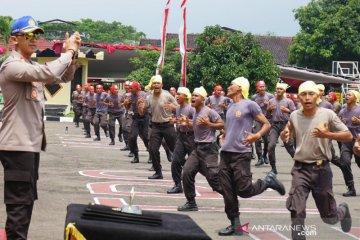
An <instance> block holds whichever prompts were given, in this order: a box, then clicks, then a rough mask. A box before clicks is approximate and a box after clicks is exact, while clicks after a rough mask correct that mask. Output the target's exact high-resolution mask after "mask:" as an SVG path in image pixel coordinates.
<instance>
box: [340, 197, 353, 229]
mask: <svg viewBox="0 0 360 240" xmlns="http://www.w3.org/2000/svg"><path fill="white" fill-rule="evenodd" d="M339 208H341V209H343V210H344V213H345V215H344V219H343V220H341V221H340V225H341V230H343V232H349V231H350V229H351V224H352V220H351V215H350V210H349V206H348V205H347V203H340V204H339Z"/></svg>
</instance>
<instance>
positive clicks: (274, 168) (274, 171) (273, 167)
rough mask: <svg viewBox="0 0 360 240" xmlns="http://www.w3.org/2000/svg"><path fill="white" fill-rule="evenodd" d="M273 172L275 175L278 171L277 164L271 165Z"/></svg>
mask: <svg viewBox="0 0 360 240" xmlns="http://www.w3.org/2000/svg"><path fill="white" fill-rule="evenodd" d="M270 172H272V173H274V174H275V175H276V174H277V173H278V172H277V170H276V166H275V165H271V171H270Z"/></svg>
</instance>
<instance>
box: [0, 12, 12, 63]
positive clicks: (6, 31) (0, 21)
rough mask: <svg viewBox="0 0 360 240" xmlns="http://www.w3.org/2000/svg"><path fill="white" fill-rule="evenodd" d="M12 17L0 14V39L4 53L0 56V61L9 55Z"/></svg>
mask: <svg viewBox="0 0 360 240" xmlns="http://www.w3.org/2000/svg"><path fill="white" fill-rule="evenodd" d="M12 22H13V19H12V17H9V16H0V41H1V42H3V43H4V45H5V50H6V52H5V54H3V55H2V56H0V62H1V61H3V60H4V59H5V58H6V57H7V56H8V55H9V39H10V34H11V25H12Z"/></svg>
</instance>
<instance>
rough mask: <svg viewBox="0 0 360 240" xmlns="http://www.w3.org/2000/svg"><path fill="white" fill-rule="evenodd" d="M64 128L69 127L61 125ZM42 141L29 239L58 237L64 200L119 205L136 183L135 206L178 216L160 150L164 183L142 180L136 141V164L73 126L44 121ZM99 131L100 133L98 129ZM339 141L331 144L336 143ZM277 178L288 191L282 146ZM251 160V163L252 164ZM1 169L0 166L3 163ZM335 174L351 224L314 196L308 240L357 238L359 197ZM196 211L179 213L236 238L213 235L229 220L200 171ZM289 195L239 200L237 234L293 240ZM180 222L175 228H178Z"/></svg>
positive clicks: (143, 160) (1, 213)
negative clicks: (345, 227) (333, 217)
mask: <svg viewBox="0 0 360 240" xmlns="http://www.w3.org/2000/svg"><path fill="white" fill-rule="evenodd" d="M66 127H68V132H67V133H66V132H65V128H66ZM46 132H47V139H48V148H47V152H45V153H42V155H41V160H40V161H41V162H40V179H39V186H38V189H39V200H38V201H37V202H36V203H35V207H34V212H33V219H32V223H31V226H30V233H29V238H30V239H31V240H49V239H51V240H58V239H63V236H64V224H65V216H66V207H67V205H68V204H70V203H81V204H87V203H100V204H107V205H111V206H122V205H123V204H126V203H128V202H129V197H128V196H129V191H130V190H131V188H132V187H133V186H134V188H135V192H136V197H135V205H139V206H140V207H141V208H142V209H144V210H152V211H163V212H172V213H178V212H177V211H176V208H177V206H179V205H182V204H184V203H185V197H184V195H183V194H176V195H168V194H166V190H167V189H168V188H170V187H172V185H173V183H172V179H171V171H170V163H169V162H168V161H167V159H166V155H165V152H164V150H163V149H162V150H161V159H162V162H161V163H162V165H163V170H164V171H163V173H164V179H163V180H148V179H147V177H148V176H150V175H152V174H153V172H151V171H149V170H148V169H149V168H150V165H149V164H148V163H147V159H148V154H147V152H146V151H145V147H144V145H143V143H142V141H141V140H139V146H140V163H138V164H131V163H130V161H131V158H129V157H127V154H128V152H122V151H120V150H119V149H120V148H122V147H123V146H124V144H123V143H119V142H116V145H115V146H109V142H110V140H109V138H106V137H105V136H104V135H102V136H101V137H102V140H101V141H100V142H94V141H93V140H92V139H85V138H84V135H83V132H82V130H81V128H75V127H74V125H73V123H60V122H46ZM102 134H103V133H102ZM335 146H337V145H335ZM276 150H277V156H278V172H279V174H278V178H279V179H280V180H281V181H282V182H283V183H284V185H285V187H286V190H287V192H288V190H289V188H290V181H291V175H290V170H291V166H292V163H293V161H292V159H291V158H290V157H289V155H288V154H287V153H286V151H285V149H284V148H283V147H281V144H279V145H278V146H277V149H276ZM255 163H256V161H255V160H254V161H253V162H252V166H253V165H254V164H255ZM352 166H353V174H354V177H355V183H356V188H357V190H358V193H359V194H360V170H359V169H358V168H357V166H356V164H353V165H352ZM1 168H2V167H1ZM332 169H333V173H334V179H333V184H334V194H335V198H336V200H337V203H341V202H344V201H346V202H347V203H348V204H349V206H350V210H351V214H352V217H353V229H352V231H351V232H350V233H348V234H344V233H342V231H341V229H340V224H336V225H334V226H330V225H326V224H324V223H323V222H322V221H321V219H320V216H319V214H318V211H317V209H316V207H315V203H314V201H313V199H312V196H311V195H310V196H309V200H308V204H307V208H308V209H307V220H306V226H307V227H308V231H307V232H306V235H307V239H326V240H329V239H359V238H360V203H359V202H360V201H359V197H352V198H344V197H343V196H342V193H343V192H344V191H345V190H346V187H345V185H344V180H343V177H342V174H341V171H340V170H339V169H338V168H337V167H336V166H333V165H332ZM269 170H270V166H268V165H266V166H262V167H260V168H255V167H253V168H252V171H253V178H254V180H256V179H257V178H263V177H264V175H265V174H266V173H267V172H268V171H269ZM0 178H1V181H0V192H1V195H0V200H1V202H3V171H2V169H1V171H0ZM196 181H197V182H196V183H197V194H198V196H197V203H198V205H199V211H198V212H190V213H180V214H187V215H189V216H190V217H191V218H192V219H193V220H194V221H195V222H196V223H197V224H198V225H199V226H200V227H201V228H202V229H203V230H204V231H205V232H206V233H207V234H208V235H209V236H210V237H211V238H212V239H235V238H234V237H219V236H218V235H217V231H218V230H219V229H220V228H223V227H225V226H227V225H228V224H229V222H228V220H227V218H226V215H225V213H224V204H223V200H222V197H221V196H220V195H219V194H217V193H215V192H212V190H211V188H210V187H209V185H208V184H207V182H206V180H205V178H204V177H202V176H200V175H199V176H198V177H197V179H196ZM286 197H287V194H286V195H285V196H279V195H278V194H277V193H276V192H274V191H266V192H265V193H263V194H262V195H260V196H257V197H253V198H250V199H240V204H241V206H240V211H241V223H242V224H245V226H247V231H248V234H244V236H242V237H238V239H271V240H274V239H291V237H290V236H291V232H290V230H289V227H290V215H289V212H288V210H287V209H286V208H285V201H286ZM4 224H5V206H4V205H3V204H1V205H0V229H1V228H4ZM180 227H181V226H180Z"/></svg>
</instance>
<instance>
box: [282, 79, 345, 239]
mask: <svg viewBox="0 0 360 240" xmlns="http://www.w3.org/2000/svg"><path fill="white" fill-rule="evenodd" d="M298 91H299V94H298V96H299V98H300V102H301V104H302V106H303V109H301V110H296V111H294V112H293V113H292V114H291V116H290V120H289V123H288V124H287V126H286V127H285V129H284V130H283V132H282V133H281V139H282V140H283V141H284V142H285V143H286V142H288V141H289V139H290V138H291V137H292V136H291V135H294V137H295V139H296V152H295V155H294V157H293V159H294V160H295V162H294V167H293V168H292V170H291V175H292V183H291V188H290V191H289V197H288V199H287V201H286V207H287V209H288V210H289V211H290V214H291V224H292V227H291V230H292V238H293V239H305V235H304V234H302V233H303V232H304V231H305V217H306V201H307V199H308V196H309V193H310V192H311V193H312V196H313V198H314V200H315V204H316V206H317V208H318V210H319V213H320V217H321V219H322V220H323V221H324V222H325V223H327V224H332V225H333V224H336V223H337V222H339V221H340V223H341V228H342V230H343V231H344V232H349V231H350V229H351V216H350V211H349V207H348V205H347V204H346V203H341V204H340V205H339V206H336V201H335V198H334V194H333V191H332V177H333V175H332V172H331V169H330V164H329V161H330V160H331V158H332V154H331V150H330V145H329V143H330V141H332V140H336V141H351V140H352V136H351V133H350V131H349V130H348V128H347V127H346V126H345V125H344V124H343V123H342V122H341V120H340V119H339V118H338V117H337V116H336V114H335V113H334V112H333V111H332V110H329V109H325V108H319V107H317V102H318V100H319V90H318V89H317V87H316V84H315V83H314V82H313V81H306V82H304V83H302V84H301V85H300V86H299V90H298Z"/></svg>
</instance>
